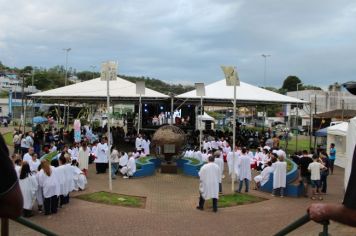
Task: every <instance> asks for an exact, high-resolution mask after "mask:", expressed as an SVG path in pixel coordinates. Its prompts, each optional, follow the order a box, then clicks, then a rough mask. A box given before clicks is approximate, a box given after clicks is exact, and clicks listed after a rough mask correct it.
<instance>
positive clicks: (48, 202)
mask: <svg viewBox="0 0 356 236" xmlns="http://www.w3.org/2000/svg"><path fill="white" fill-rule="evenodd" d="M41 168H42V169H41V171H40V172H39V176H38V184H39V186H41V187H42V190H43V197H44V210H45V215H49V214H56V213H57V209H58V196H59V194H60V186H59V184H58V183H59V179H58V177H57V174H56V169H55V167H53V166H50V165H49V163H48V161H47V160H42V161H41Z"/></svg>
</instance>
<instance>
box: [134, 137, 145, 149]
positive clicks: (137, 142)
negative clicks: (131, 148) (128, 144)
mask: <svg viewBox="0 0 356 236" xmlns="http://www.w3.org/2000/svg"><path fill="white" fill-rule="evenodd" d="M135 148H136V150H142V148H143V145H142V135H141V134H138V136H137V138H136V140H135Z"/></svg>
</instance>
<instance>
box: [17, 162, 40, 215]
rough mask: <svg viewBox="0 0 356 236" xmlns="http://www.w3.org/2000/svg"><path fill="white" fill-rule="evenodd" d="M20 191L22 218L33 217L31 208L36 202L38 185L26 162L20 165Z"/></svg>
mask: <svg viewBox="0 0 356 236" xmlns="http://www.w3.org/2000/svg"><path fill="white" fill-rule="evenodd" d="M19 183H20V189H21V192H22V196H23V216H24V217H31V216H33V213H32V207H33V203H34V201H35V200H36V191H37V188H38V183H37V179H36V176H35V175H32V173H31V170H30V165H29V164H28V163H27V162H23V163H22V167H21V172H20V180H19Z"/></svg>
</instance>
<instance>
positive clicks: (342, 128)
mask: <svg viewBox="0 0 356 236" xmlns="http://www.w3.org/2000/svg"><path fill="white" fill-rule="evenodd" d="M348 126H349V123H348V122H342V123H340V124H337V125H333V126H331V127H328V134H333V135H340V136H346V135H347V128H348Z"/></svg>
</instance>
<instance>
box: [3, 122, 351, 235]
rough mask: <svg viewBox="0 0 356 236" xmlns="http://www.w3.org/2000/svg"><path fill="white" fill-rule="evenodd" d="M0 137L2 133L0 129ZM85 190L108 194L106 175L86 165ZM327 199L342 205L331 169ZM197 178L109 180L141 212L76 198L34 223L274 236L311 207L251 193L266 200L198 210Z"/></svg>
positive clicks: (74, 228) (60, 229)
mask: <svg viewBox="0 0 356 236" xmlns="http://www.w3.org/2000/svg"><path fill="white" fill-rule="evenodd" d="M1 131H2V132H3V130H2V129H1ZM89 168H90V170H89V177H88V182H89V185H88V188H87V189H86V190H85V191H84V192H76V193H72V196H76V195H78V194H82V193H89V192H95V191H101V190H104V191H108V175H96V174H95V170H94V169H95V166H94V165H90V167H89ZM328 183H329V194H328V195H327V196H325V200H324V201H325V202H341V201H342V198H343V187H342V186H343V169H341V168H336V170H335V172H334V175H332V176H329V182H328ZM198 184H199V180H198V179H197V178H193V177H188V176H183V175H179V174H178V175H172V174H161V173H158V172H157V173H156V174H155V175H154V176H150V177H145V178H136V179H128V180H127V179H122V178H118V179H116V180H113V192H117V193H121V194H129V195H137V196H146V197H147V202H146V208H145V209H135V208H127V207H119V206H109V205H103V204H97V203H90V202H86V201H83V200H79V199H76V198H71V201H70V203H69V204H68V205H66V206H65V207H64V208H63V209H60V210H59V212H58V214H56V215H51V216H44V215H40V214H38V213H36V215H35V216H34V217H32V218H30V219H31V220H32V221H33V222H35V223H37V224H39V225H41V226H43V227H46V228H48V229H51V230H53V231H54V232H57V233H58V234H59V235H273V233H275V232H277V231H278V230H279V229H281V228H282V227H284V226H286V225H287V224H289V223H291V222H292V221H294V220H295V219H297V218H299V217H301V216H303V215H304V214H305V211H306V208H307V206H308V205H309V204H310V203H311V202H312V200H310V199H306V198H274V197H271V195H270V194H267V193H262V192H258V191H253V190H251V193H250V194H252V195H257V196H261V197H264V198H267V199H268V200H266V201H262V202H259V203H255V204H249V205H242V206H236V207H230V208H225V209H219V211H218V213H213V212H211V211H210V210H205V211H197V210H196V209H195V206H196V204H197V201H198ZM223 190H224V192H225V193H230V192H231V180H230V179H229V178H228V177H227V178H225V179H224V181H223ZM321 229H322V227H321V225H318V224H316V223H308V224H306V225H305V226H303V227H302V228H300V229H299V230H297V231H295V232H294V233H292V234H291V235H317V234H318V232H320V231H321ZM330 233H331V234H332V235H346V236H347V235H356V228H351V227H347V226H344V225H340V224H337V223H335V222H332V223H331V225H330ZM10 235H38V234H37V233H36V232H33V231H31V230H30V229H27V228H25V227H23V226H21V225H18V224H17V223H13V222H11V223H10Z"/></svg>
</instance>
